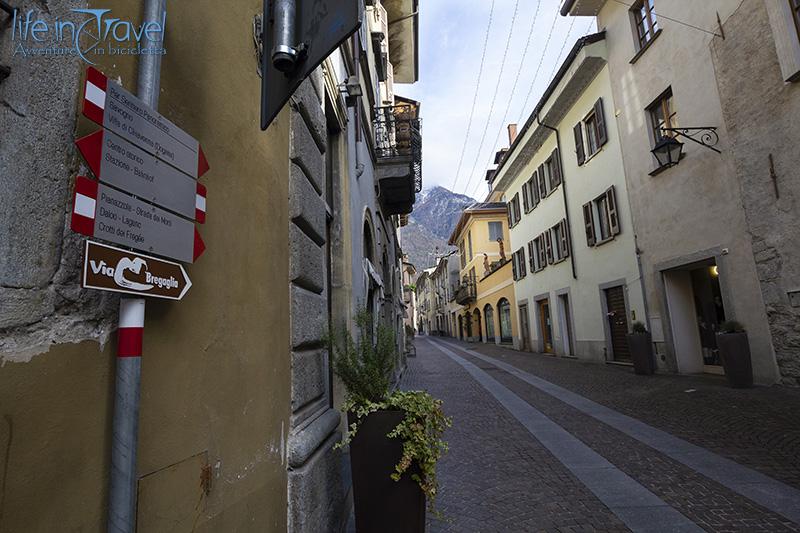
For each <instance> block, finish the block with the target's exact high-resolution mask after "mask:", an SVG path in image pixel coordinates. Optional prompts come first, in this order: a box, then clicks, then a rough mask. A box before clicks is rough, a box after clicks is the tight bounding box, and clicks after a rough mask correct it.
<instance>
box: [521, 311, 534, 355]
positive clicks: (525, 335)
mask: <svg viewBox="0 0 800 533" xmlns="http://www.w3.org/2000/svg"><path fill="white" fill-rule="evenodd" d="M519 324H520V329H521V330H522V331H520V336H521V337H522V351H524V352H530V351H532V350H533V348H532V347H531V326H530V322H529V321H528V304H522V305H520V306H519Z"/></svg>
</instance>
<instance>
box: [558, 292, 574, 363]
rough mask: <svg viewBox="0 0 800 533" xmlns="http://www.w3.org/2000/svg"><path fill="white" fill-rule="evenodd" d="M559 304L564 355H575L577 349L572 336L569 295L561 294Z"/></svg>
mask: <svg viewBox="0 0 800 533" xmlns="http://www.w3.org/2000/svg"><path fill="white" fill-rule="evenodd" d="M558 304H559V314H558V315H559V320H560V324H559V326H560V328H559V329H560V330H561V336H562V337H563V339H564V355H569V356H572V355H575V347H574V345H573V343H574V340H573V335H572V310H571V309H570V306H569V294H560V295H559V296H558Z"/></svg>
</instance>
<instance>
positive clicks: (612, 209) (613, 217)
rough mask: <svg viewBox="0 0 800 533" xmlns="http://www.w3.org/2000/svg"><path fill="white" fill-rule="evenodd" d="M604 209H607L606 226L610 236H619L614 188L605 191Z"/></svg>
mask: <svg viewBox="0 0 800 533" xmlns="http://www.w3.org/2000/svg"><path fill="white" fill-rule="evenodd" d="M606 209H608V225H609V228H610V230H611V234H612V235H619V231H620V229H619V215H618V214H617V199H616V195H615V193H614V186H613V185H612V186H611V187H609V188H608V190H607V191H606Z"/></svg>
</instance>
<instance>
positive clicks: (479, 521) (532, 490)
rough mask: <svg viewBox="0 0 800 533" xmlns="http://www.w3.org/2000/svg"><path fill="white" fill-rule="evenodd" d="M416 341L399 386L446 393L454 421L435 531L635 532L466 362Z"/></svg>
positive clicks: (443, 395)
mask: <svg viewBox="0 0 800 533" xmlns="http://www.w3.org/2000/svg"><path fill="white" fill-rule="evenodd" d="M417 346H418V350H417V354H418V355H417V357H415V358H410V359H409V360H408V368H407V371H406V372H404V374H403V378H402V380H401V386H402V388H404V389H406V390H411V389H413V390H428V391H429V392H430V393H431V394H433V395H434V396H436V397H438V398H441V399H442V400H443V401H444V409H445V412H446V413H447V414H448V416H451V417H453V421H454V423H453V427H451V428H449V429H448V430H447V432H446V433H445V437H444V438H445V440H446V441H447V442H448V444H449V447H450V450H449V452H448V453H446V454H445V455H444V456H443V457H442V459H441V461H440V462H439V464H438V465H437V471H438V474H439V484H440V490H439V496H438V498H437V503H436V504H437V508H439V509H440V510H441V511H442V513H443V515H444V519H443V520H441V519H437V518H436V517H435V516H433V515H431V514H430V513H429V515H428V523H429V525H428V531H429V532H431V533H442V532H447V533H473V532H476V533H478V532H479V533H484V532H486V533H488V532H492V533H493V532H498V531H509V532H513V533H520V532H523V531H524V532H528V531H537V532H538V531H542V532H547V533H551V532H552V533H565V532H575V533H577V532H586V533H589V532H591V533H597V532H608V533H612V532H613V533H621V532H624V531H629V529H628V528H627V527H625V524H624V523H623V522H622V521H620V520H619V518H617V517H616V516H615V515H614V514H613V513H612V512H611V511H610V510H609V509H608V507H606V506H605V505H604V504H603V503H602V502H601V501H600V500H599V499H598V498H596V497H595V496H594V494H592V492H591V491H589V489H587V488H586V487H585V486H584V485H583V484H582V483H581V481H580V480H579V479H578V478H577V477H575V476H574V475H573V474H572V473H570V471H569V470H568V469H567V468H566V467H565V466H564V465H562V464H561V463H560V462H559V461H558V460H556V458H555V457H553V455H552V454H551V453H550V452H549V451H548V450H547V449H546V448H545V447H544V446H543V445H542V444H541V443H540V442H539V441H538V440H536V439H535V438H534V437H533V436H532V435H531V434H530V433H529V432H528V431H527V430H526V429H525V428H524V427H523V426H522V425H521V424H520V423H519V422H518V421H517V419H515V418H514V417H513V416H512V415H511V413H509V412H508V411H507V410H506V409H505V408H504V407H503V406H502V405H501V404H500V403H499V402H498V401H497V400H496V399H495V398H494V397H492V395H491V394H490V393H489V392H488V391H486V389H484V388H483V387H482V386H481V385H480V384H479V383H478V382H476V381H475V380H474V379H472V378H471V377H470V375H469V374H468V373H467V372H466V371H465V370H464V369H463V368H462V367H461V366H459V365H457V364H456V363H455V362H454V361H452V360H451V359H450V358H449V357H447V356H446V355H444V354H443V353H441V352H440V351H439V350H437V349H435V348H434V347H433V346H432V345H431V344H428V343H424V342H418V343H417Z"/></svg>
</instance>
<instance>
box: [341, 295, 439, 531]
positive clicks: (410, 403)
mask: <svg viewBox="0 0 800 533" xmlns="http://www.w3.org/2000/svg"><path fill="white" fill-rule="evenodd" d="M355 322H356V325H357V327H358V331H359V335H358V339H357V340H353V338H352V336H351V335H350V332H349V331H346V330H345V331H343V332H342V333H341V334H340V335H329V336H328V341H329V345H330V348H331V353H332V354H333V368H334V372H335V373H336V374H337V375H338V376H339V378H340V379H341V380H342V382H343V384H344V386H345V389H346V398H345V402H344V405H343V407H342V409H343V411H345V412H346V413H347V420H348V424H349V432H348V435H347V437H346V438H345V439H344V440H343V441H342V442H341V443H340V444H339V446H345V445H347V444H349V445H350V466H351V471H352V476H353V500H354V504H355V518H356V530H357V531H360V532H367V533H369V532H373V531H374V532H381V533H384V532H385V533H391V532H398V533H401V532H402V533H406V532H409V533H413V532H420V533H424V531H425V511H426V500H427V508H428V509H430V510H433V506H434V501H435V497H436V491H437V488H438V485H437V481H436V462H437V461H438V460H439V458H440V457H441V455H442V454H443V453H444V452H446V451H447V444H446V443H445V442H444V441H442V439H441V437H442V434H443V433H444V431H445V429H446V428H448V427H449V426H450V424H451V421H450V419H449V418H447V417H446V416H445V415H444V412H443V411H442V402H441V400H437V399H435V398H433V397H432V396H431V395H430V394H428V393H427V392H424V391H401V390H396V389H395V390H391V389H392V377H393V375H394V370H395V366H396V361H397V353H396V350H395V342H394V340H395V332H394V330H392V329H391V328H389V327H388V326H385V325H383V324H378V325H377V326H373V321H372V319H371V317H370V315H369V313H367V312H366V311H363V310H362V311H359V313H357V315H356V317H355Z"/></svg>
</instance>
